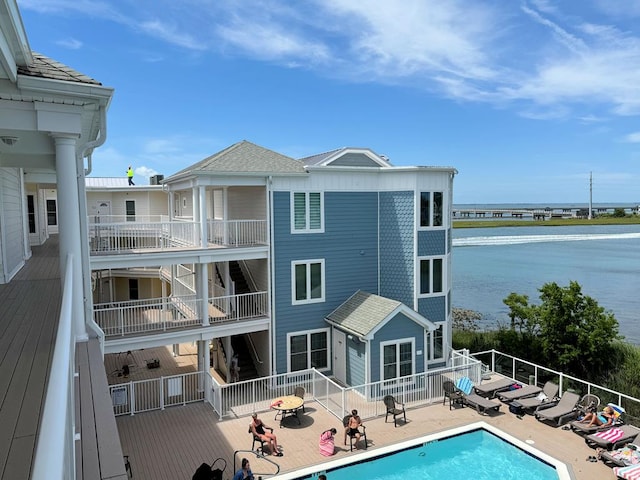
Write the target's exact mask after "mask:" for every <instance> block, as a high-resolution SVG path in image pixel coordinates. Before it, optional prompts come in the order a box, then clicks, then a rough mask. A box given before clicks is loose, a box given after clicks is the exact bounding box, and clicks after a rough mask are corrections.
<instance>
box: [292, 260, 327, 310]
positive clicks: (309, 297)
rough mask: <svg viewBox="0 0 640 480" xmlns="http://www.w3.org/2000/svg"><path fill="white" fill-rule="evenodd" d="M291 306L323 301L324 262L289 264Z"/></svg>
mask: <svg viewBox="0 0 640 480" xmlns="http://www.w3.org/2000/svg"><path fill="white" fill-rule="evenodd" d="M291 289H292V302H293V304H294V305H295V304H299V303H315V302H323V301H324V260H306V261H298V262H291Z"/></svg>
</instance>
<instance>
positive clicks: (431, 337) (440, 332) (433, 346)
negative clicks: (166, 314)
mask: <svg viewBox="0 0 640 480" xmlns="http://www.w3.org/2000/svg"><path fill="white" fill-rule="evenodd" d="M436 326H437V327H438V328H437V329H436V330H434V331H433V332H429V334H428V335H427V361H428V362H435V361H442V360H444V324H443V323H437V324H436Z"/></svg>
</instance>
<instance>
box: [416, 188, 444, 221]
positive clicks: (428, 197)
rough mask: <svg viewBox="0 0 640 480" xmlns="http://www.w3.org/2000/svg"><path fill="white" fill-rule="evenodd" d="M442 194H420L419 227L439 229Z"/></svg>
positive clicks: (442, 217) (441, 215) (441, 216)
mask: <svg viewBox="0 0 640 480" xmlns="http://www.w3.org/2000/svg"><path fill="white" fill-rule="evenodd" d="M443 198H444V196H443V193H442V192H420V226H421V227H441V226H442V225H443V219H444V216H443V208H444V206H443Z"/></svg>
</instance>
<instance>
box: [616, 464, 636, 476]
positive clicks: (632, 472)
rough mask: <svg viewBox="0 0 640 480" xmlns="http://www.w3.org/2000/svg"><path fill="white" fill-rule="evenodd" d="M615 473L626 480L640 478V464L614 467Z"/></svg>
mask: <svg viewBox="0 0 640 480" xmlns="http://www.w3.org/2000/svg"><path fill="white" fill-rule="evenodd" d="M613 473H614V474H615V475H617V476H618V477H620V478H624V479H626V480H640V465H631V466H630V467H614V469H613Z"/></svg>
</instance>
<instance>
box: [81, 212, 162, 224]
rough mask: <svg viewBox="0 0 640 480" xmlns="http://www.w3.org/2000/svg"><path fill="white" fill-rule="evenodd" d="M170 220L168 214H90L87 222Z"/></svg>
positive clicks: (158, 221)
mask: <svg viewBox="0 0 640 480" xmlns="http://www.w3.org/2000/svg"><path fill="white" fill-rule="evenodd" d="M167 221H169V217H168V216H167V215H138V214H135V215H88V216H87V223H89V224H91V223H107V224H109V223H123V222H144V223H160V222H167Z"/></svg>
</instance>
